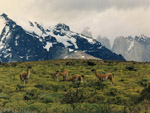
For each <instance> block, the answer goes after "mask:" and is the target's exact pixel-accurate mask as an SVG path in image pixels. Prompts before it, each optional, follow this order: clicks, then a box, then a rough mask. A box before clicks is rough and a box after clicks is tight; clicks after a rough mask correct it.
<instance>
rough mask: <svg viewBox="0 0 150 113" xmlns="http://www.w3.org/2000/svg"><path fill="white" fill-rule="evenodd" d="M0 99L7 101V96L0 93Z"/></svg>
mask: <svg viewBox="0 0 150 113" xmlns="http://www.w3.org/2000/svg"><path fill="white" fill-rule="evenodd" d="M0 99H8V95H7V94H5V93H0Z"/></svg>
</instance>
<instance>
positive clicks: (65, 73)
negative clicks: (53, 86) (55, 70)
mask: <svg viewBox="0 0 150 113" xmlns="http://www.w3.org/2000/svg"><path fill="white" fill-rule="evenodd" d="M59 73H60V75H61V76H63V80H64V81H65V80H66V79H67V77H68V71H66V70H64V71H63V72H59Z"/></svg>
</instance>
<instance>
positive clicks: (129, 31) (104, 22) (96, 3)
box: [0, 0, 150, 40]
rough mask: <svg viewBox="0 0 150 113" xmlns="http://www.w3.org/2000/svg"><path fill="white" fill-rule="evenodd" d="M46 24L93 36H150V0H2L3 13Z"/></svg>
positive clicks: (0, 10) (0, 2)
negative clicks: (58, 24) (62, 26)
mask: <svg viewBox="0 0 150 113" xmlns="http://www.w3.org/2000/svg"><path fill="white" fill-rule="evenodd" d="M3 12H4V13H6V14H8V16H9V17H11V18H13V19H15V20H22V21H24V20H31V21H37V22H39V23H42V24H43V25H55V24H57V23H60V22H61V23H65V24H67V25H69V26H70V27H71V30H73V31H76V32H81V31H82V29H83V28H84V27H90V29H91V31H92V34H93V36H94V37H95V38H96V37H97V35H99V34H100V35H102V36H107V37H108V38H109V39H111V40H113V39H114V38H115V37H118V36H128V35H132V36H134V35H141V34H144V35H146V36H150V0H0V13H3Z"/></svg>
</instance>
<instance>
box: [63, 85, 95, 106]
mask: <svg viewBox="0 0 150 113" xmlns="http://www.w3.org/2000/svg"><path fill="white" fill-rule="evenodd" d="M95 93H96V91H95V90H93V89H92V88H77V89H74V88H72V89H70V90H69V91H68V92H67V93H66V94H65V96H64V98H63V100H62V103H69V104H71V103H81V102H84V100H86V99H88V98H91V97H93V96H94V95H95Z"/></svg>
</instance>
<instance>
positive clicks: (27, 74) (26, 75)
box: [20, 66, 32, 84]
mask: <svg viewBox="0 0 150 113" xmlns="http://www.w3.org/2000/svg"><path fill="white" fill-rule="evenodd" d="M31 68H32V67H31V66H28V67H27V72H23V73H21V74H20V80H21V83H24V84H27V83H28V79H29V77H30V69H31Z"/></svg>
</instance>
